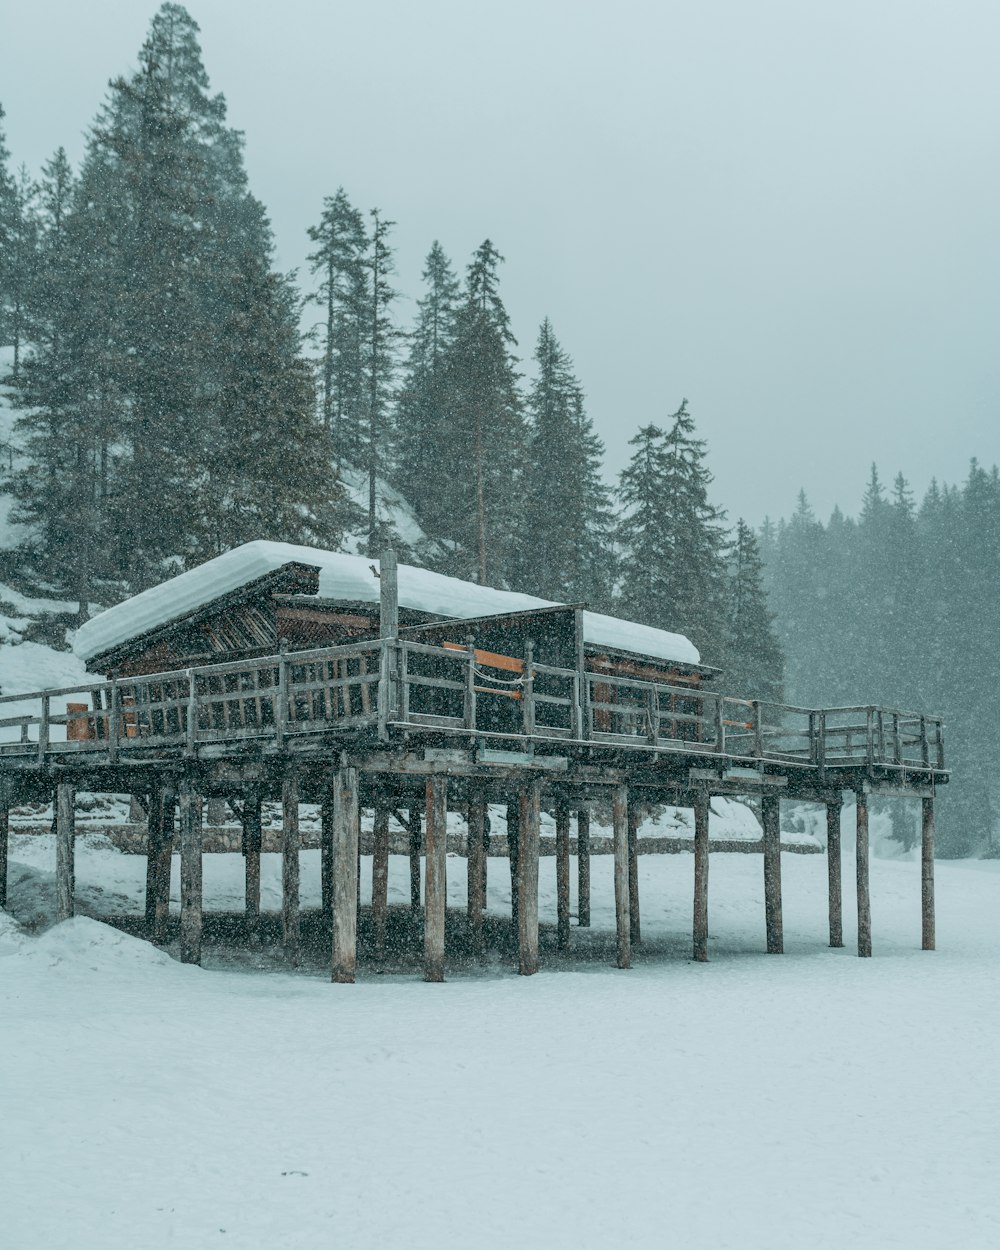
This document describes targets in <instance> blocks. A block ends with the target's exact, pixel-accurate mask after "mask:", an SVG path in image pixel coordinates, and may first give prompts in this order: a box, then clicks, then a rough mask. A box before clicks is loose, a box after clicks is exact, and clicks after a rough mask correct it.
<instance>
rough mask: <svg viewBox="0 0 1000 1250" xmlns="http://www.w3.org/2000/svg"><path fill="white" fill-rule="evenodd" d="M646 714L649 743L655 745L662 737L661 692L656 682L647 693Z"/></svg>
mask: <svg viewBox="0 0 1000 1250" xmlns="http://www.w3.org/2000/svg"><path fill="white" fill-rule="evenodd" d="M646 716H647V719H648V720H649V734H648V737H649V745H650V746H651V747H655V746H656V743H657V741H658V739H659V737H660V692H659V690H657V688H656V685H655V683H654V684H653V685H651V686H650V687H649V690H648V691H647V693H646Z"/></svg>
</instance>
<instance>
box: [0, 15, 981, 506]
mask: <svg viewBox="0 0 1000 1250" xmlns="http://www.w3.org/2000/svg"><path fill="white" fill-rule="evenodd" d="M188 7H189V9H190V11H191V13H192V14H193V16H194V17H195V19H196V20H197V21H198V23H199V24H200V26H201V36H202V48H203V52H204V58H205V64H206V67H207V69H208V72H209V75H210V77H211V81H212V86H213V89H214V90H217V91H222V92H224V93H225V95H226V98H227V100H228V104H229V120H230V123H231V124H232V125H234V126H236V127H238V128H240V129H242V130H244V131H245V132H246V140H247V145H246V152H247V165H248V169H249V173H250V180H251V186H252V188H253V190H254V192H255V193H256V195H257V196H258V197H259V198H260V199H261V200H263V202H264V203H265V204H266V205H267V207H268V209H269V211H270V214H271V218H272V221H273V224H274V229H275V234H276V237H277V245H278V262H279V264H280V266H281V267H282V268H286V269H287V268H292V267H302V266H303V262H304V256H305V253H306V251H307V239H306V234H305V231H306V227H307V226H308V225H310V224H311V223H312V222H314V221H315V220H316V218H317V216H318V213H319V209H320V205H321V201H322V198H323V196H324V195H328V194H331V193H332V192H333V191H335V190H336V188H337V187H338V186H340V185H343V186H344V187H345V188H346V190H347V192H348V194H349V196H350V197H351V199H352V200H353V201H354V202H355V203H356V204H357V205H358V207H360V208H363V209H366V210H367V209H368V208H371V207H375V206H377V207H379V208H381V209H382V210H383V211H384V212H385V213H386V214H388V215H389V216H390V217H391V218H393V219H395V221H396V222H397V223H398V225H397V228H396V232H395V241H396V245H397V248H398V269H399V273H398V282H397V285H398V286H399V288H400V290H401V291H402V292H403V293H404V295H405V296H406V297H407V298H406V300H405V301H403V302H402V303H401V305H400V315H401V317H402V318H403V319H404V320H406V321H408V320H409V317H410V315H411V312H412V309H413V303H412V301H413V300H414V299H415V298H416V297H418V296H419V294H420V270H421V267H422V261H423V257H424V255H425V254H426V252H427V250H428V247H429V245H430V243H431V241H432V240H433V239H435V238H438V239H440V241H441V243H442V245H443V246H444V248H445V250H446V251H447V252H448V254H449V255H450V256H451V257H452V259H453V261H454V262H455V264H456V266H458V267H459V268H464V265H465V263H466V261H467V259H468V256H469V254H470V253H471V251H472V249H473V248H474V247H475V246H476V245H477V244H478V243H479V242H480V241H481V240H482V239H483V238H485V237H487V236H488V237H490V238H491V239H493V241H494V242H495V243H496V245H497V246H498V247H499V248H500V250H501V252H502V253H503V254H504V255H505V256H506V258H507V263H506V265H505V266H504V272H503V294H504V297H505V299H506V302H507V306H508V308H509V310H510V312H511V316H512V318H513V323H514V330H515V333H516V334H517V336H518V338H519V340H520V348H521V352H522V355H523V357H524V358H525V365H526V367H527V365H528V364H529V363H530V361H529V358H530V355H531V351H532V349H533V346H534V339H535V335H536V333H537V328H538V324H539V322H540V321H541V319H542V318H543V317H544V316H549V317H550V318H551V319H552V322H553V324H554V326H555V330H556V333H557V335H558V336H559V338H560V339H561V341H562V343H563V346H564V347H565V348H566V349H567V351H569V353H570V354H571V355H572V356H573V358H574V360H575V362H576V366H577V372H578V374H579V376H580V379H581V381H582V382H583V385H584V388H585V390H586V393H587V396H588V405H589V411H590V414H591V416H592V417H593V419H594V423H595V426H596V428H597V430H598V432H599V433H600V434H601V436H602V437H603V439H604V441H605V443H606V444H607V448H608V457H607V459H608V466H609V470H610V471H611V472H616V471H617V470H618V469H619V468H620V467H621V466H622V464H623V463H624V462H625V459H626V458H627V454H628V449H627V446H626V443H627V440H628V438H630V437H631V436H632V434H633V433H634V431H635V429H636V428H637V427H638V426H639V425H640V424H645V423H647V422H649V421H654V422H663V421H665V419H666V418H667V416H668V415H669V413H671V412H672V411H673V410H674V409H675V408H676V407H677V405H678V403H679V402H680V400H681V398H682V397H684V396H686V397H687V398H688V400H689V403H690V406H691V410H692V412H693V413H694V415H695V417H696V420H697V423H698V426H699V430H700V432H701V434H702V435H703V437H705V438H706V439H707V440H708V443H709V451H710V463H711V467H712V469H713V472H714V473H715V477H716V484H715V491H716V501H717V502H718V503H720V504H722V505H723V506H725V507H726V508H727V509H728V511H729V514H730V517H731V518H732V519H733V520H735V518H736V516H737V515H740V514H742V515H745V516H746V517H747V518H748V519H750V520H751V521H753V522H754V523H759V522H760V520H761V519H762V518H763V516H764V515H765V514H770V515H772V516H778V515H783V514H784V515H787V514H788V513H789V512H790V511H791V510H792V508H793V507H794V503H795V496H796V494H797V492H798V490H799V488H800V486H804V487H805V489H806V491H807V493H808V494H809V496H810V499H811V500H812V501H813V503H814V505H815V506H816V509H817V511H818V512H819V513H820V514H821V515H822V516H825V515H826V514H827V513H828V512H829V511H830V509H831V508H832V506H833V505H834V503H837V502H839V503H840V504H841V505H842V506H844V507H845V508H846V509H847V510H848V511H852V512H853V511H855V510H856V508H857V505H858V501H859V499H860V495H861V491H862V489H863V486H864V481H865V479H866V477H867V473H868V466H869V464H870V462H871V461H872V460H876V461H877V462H878V464H879V467H880V469H881V470H882V473H883V477H884V478H886V479H887V480H891V478H892V477H893V476H894V475H895V473H896V472H897V470H900V469H901V470H902V471H903V473H904V474H905V475H906V476H907V477H908V478H910V479H911V481H912V482H913V484H914V486H915V488H916V489H917V491H918V493H920V492H922V491H923V489H924V488H925V487H926V485H927V483H928V481H929V480H930V478H931V477H932V476H933V475H937V476H938V477H939V478H943V479H945V480H948V481H958V480H961V479H962V478H963V477H964V476H965V473H966V469H967V464H968V460H969V458H970V457H971V456H973V455H977V456H979V458H980V459H981V460H983V461H985V462H987V463H988V464H992V463H994V462H995V461H996V460H997V459H998V458H1000V450H998V443H1000V438H998V420H997V415H998V413H997V398H998V392H1000V353H998V348H997V344H998V329H1000V327H998V316H997V299H998V291H1000V281H998V279H1000V273H998V268H1000V266H998V253H997V236H998V223H1000V202H998V201H1000V194H998V192H1000V162H998V160H997V122H998V117H1000V85H998V84H1000V73H998V70H997V65H998V50H1000V5H998V4H997V3H996V0H980V2H975V0H949V2H948V3H947V4H945V3H941V2H940V0H933V2H921V0H896V2H895V3H889V2H886V0H837V3H829V2H827V3H823V4H820V3H816V2H811V0H754V2H750V0H732V2H728V3H725V2H720V3H711V2H707V0H706V2H704V3H694V4H693V3H690V2H687V3H674V2H673V0H658V2H657V0H614V3H612V2H611V0H602V2H601V3H595V2H593V0H534V2H533V3H528V2H525V0H500V2H499V3H478V2H476V0H454V2H450V0H409V2H404V0H378V3H371V2H369V3H360V4H359V3H356V2H355V3H351V4H347V3H343V2H339V3H338V2H333V0H328V2H326V3H323V2H320V0H282V2H281V3H264V2H262V0H242V2H240V3H237V2H236V0H191V3H190V5H189V6H188ZM2 8H3V13H2V18H0V102H2V103H3V105H4V106H5V108H6V110H7V114H8V116H7V123H6V124H7V134H8V144H9V146H10V148H11V151H12V157H13V159H14V161H15V163H20V162H21V161H24V162H26V163H27V164H28V166H29V167H30V168H31V169H32V170H37V169H38V167H39V165H40V164H41V162H42V161H43V160H44V159H45V158H46V157H47V156H48V155H49V154H50V153H51V152H52V151H53V150H54V149H55V148H56V147H57V146H58V145H59V144H63V145H65V146H66V148H67V150H68V151H69V153H70V155H71V157H72V158H73V159H74V161H75V160H77V159H78V158H79V156H80V154H81V152H82V148H83V136H84V132H85V131H86V128H87V126H88V124H89V123H90V121H91V120H92V118H93V116H94V113H95V111H96V109H97V107H98V104H99V103H100V101H101V99H102V96H103V94H104V91H105V87H106V83H107V80H108V79H109V78H111V77H112V76H114V75H117V74H119V73H123V72H126V71H128V70H129V69H131V68H132V67H134V65H135V63H136V53H137V51H138V48H139V46H140V44H141V42H142V39H143V37H144V34H145V31H146V27H147V25H148V22H149V19H150V18H151V16H152V14H153V12H154V11H155V8H156V5H155V3H154V2H152V0H151V2H150V3H148V4H147V3H145V2H142V0H88V2H87V3H85V4H84V3H81V2H80V0H33V3H31V4H17V5H15V4H14V3H13V0H2Z"/></svg>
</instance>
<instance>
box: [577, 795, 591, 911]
mask: <svg viewBox="0 0 1000 1250" xmlns="http://www.w3.org/2000/svg"><path fill="white" fill-rule="evenodd" d="M576 873H577V891H576V892H577V904H576V923H577V925H578V927H579V928H581V929H589V928H590V811H589V809H588V808H586V807H581V808H580V810H579V811H578V812H577V814H576Z"/></svg>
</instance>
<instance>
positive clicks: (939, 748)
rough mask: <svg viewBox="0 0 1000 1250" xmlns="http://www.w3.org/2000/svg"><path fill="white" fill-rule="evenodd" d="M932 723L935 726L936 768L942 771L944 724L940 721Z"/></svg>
mask: <svg viewBox="0 0 1000 1250" xmlns="http://www.w3.org/2000/svg"><path fill="white" fill-rule="evenodd" d="M934 723H935V725H936V726H937V766H938V768H942V769H943V768H944V723H943V722H942V721H935V722H934Z"/></svg>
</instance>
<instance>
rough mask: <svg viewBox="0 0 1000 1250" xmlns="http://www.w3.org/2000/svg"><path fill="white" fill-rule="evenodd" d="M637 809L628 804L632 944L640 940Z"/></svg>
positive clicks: (629, 916)
mask: <svg viewBox="0 0 1000 1250" xmlns="http://www.w3.org/2000/svg"><path fill="white" fill-rule="evenodd" d="M639 819H640V817H639V809H638V808H637V807H636V805H635V803H634V802H632V801H630V802H629V805H628V925H629V937H630V940H631V942H632V945H633V946H637V945H638V944H639V943H640V942H641V941H642V928H641V926H640V924H639Z"/></svg>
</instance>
